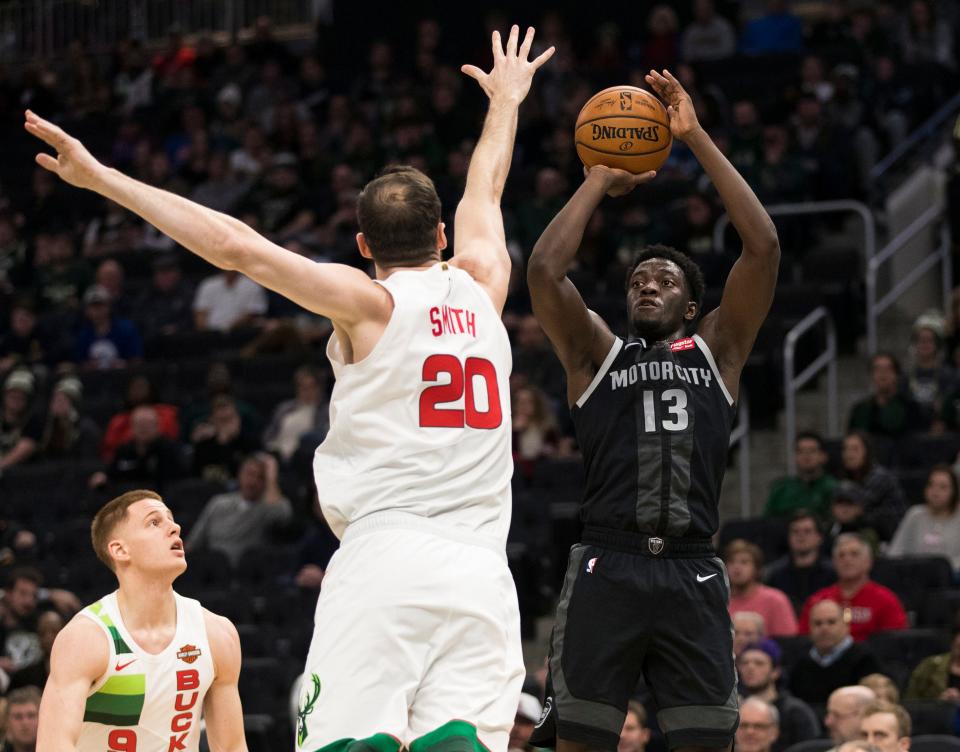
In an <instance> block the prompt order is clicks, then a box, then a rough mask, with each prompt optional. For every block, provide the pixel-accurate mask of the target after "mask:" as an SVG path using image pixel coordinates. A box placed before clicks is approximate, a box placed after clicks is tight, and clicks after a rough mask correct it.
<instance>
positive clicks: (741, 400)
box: [729, 388, 751, 517]
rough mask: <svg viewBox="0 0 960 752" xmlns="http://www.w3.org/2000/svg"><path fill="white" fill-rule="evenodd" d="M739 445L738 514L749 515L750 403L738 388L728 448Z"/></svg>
mask: <svg viewBox="0 0 960 752" xmlns="http://www.w3.org/2000/svg"><path fill="white" fill-rule="evenodd" d="M738 444H739V445H740V456H739V457H738V459H737V468H738V472H739V474H740V478H739V480H740V516H741V517H749V516H750V511H751V510H750V403H749V401H748V400H747V392H746V390H744V389H742V388H741V389H740V394H739V396H738V401H737V423H736V425H735V426H734V427H733V430H732V431H731V432H730V444H729V446H730V449H733V447H735V446H737V445H738Z"/></svg>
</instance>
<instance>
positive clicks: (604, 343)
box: [527, 165, 654, 404]
mask: <svg viewBox="0 0 960 752" xmlns="http://www.w3.org/2000/svg"><path fill="white" fill-rule="evenodd" d="M653 176H654V173H653V172H648V173H644V174H642V175H632V174H630V173H629V172H624V171H623V170H614V169H610V168H609V167H604V166H603V165H598V166H596V167H594V168H593V169H591V170H589V171H588V172H587V179H586V180H585V181H584V182H583V185H581V186H580V188H579V189H578V190H577V192H576V193H574V194H573V196H572V197H571V199H570V200H569V201H568V202H567V204H566V206H564V207H563V209H561V210H560V213H559V214H557V216H556V217H554V218H553V221H552V222H550V224H549V225H548V226H547V229H546V230H544V231H543V235H541V236H540V239H539V240H538V241H537V243H536V245H534V247H533V253H532V254H531V256H530V261H529V262H528V263H527V283H528V285H529V287H530V300H531V301H532V303H533V312H534V314H535V315H536V317H537V320H538V321H539V322H540V326H542V327H543V330H544V332H546V334H547V337H549V339H550V341H551V342H552V343H553V347H554V349H555V350H556V351H557V357H559V358H560V362H561V363H562V364H563V367H564V370H566V372H567V397H568V400H569V402H570V403H571V404H573V403H574V402H575V401H576V400H577V399H579V397H580V395H581V394H583V392H584V391H585V390H586V388H587V386H589V384H590V381H591V380H592V379H593V377H594V375H595V374H596V371H597V368H598V367H599V366H600V364H601V363H602V362H603V360H604V358H606V357H607V353H608V352H609V351H610V347H611V346H612V345H613V342H614V336H613V334H612V333H611V331H610V329H609V328H608V327H607V325H606V324H605V323H604V322H603V321H602V320H601V319H600V317H599V316H597V315H596V314H595V313H593V312H592V311H590V310H588V309H587V306H586V304H585V303H584V302H583V298H581V297H580V293H579V292H578V291H577V288H576V287H574V285H573V282H571V281H570V279H569V278H568V277H567V271H568V270H569V269H570V267H571V266H572V265H573V262H574V259H575V258H576V256H577V250H578V249H579V248H580V241H581V240H582V239H583V232H584V230H585V229H586V226H587V223H588V222H589V221H590V217H592V216H593V212H594V211H595V210H596V208H597V206H599V204H600V201H601V200H602V199H603V197H604V195H605V194H609V195H611V196H623V195H625V194H627V193H629V192H630V191H632V190H633V189H634V188H635V187H636V186H637V185H639V184H640V183H643V182H646V181H647V180H650V179H651V178H653Z"/></svg>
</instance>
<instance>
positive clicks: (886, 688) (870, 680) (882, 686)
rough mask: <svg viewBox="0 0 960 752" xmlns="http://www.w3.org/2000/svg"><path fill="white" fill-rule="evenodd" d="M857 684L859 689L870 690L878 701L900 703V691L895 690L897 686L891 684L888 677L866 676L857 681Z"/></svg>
mask: <svg viewBox="0 0 960 752" xmlns="http://www.w3.org/2000/svg"><path fill="white" fill-rule="evenodd" d="M859 684H860V686H861V687H869V688H870V689H872V690H873V693H874V694H875V695H876V696H877V699H878V700H886V701H887V702H892V703H899V702H900V690H899V689H897V685H896V684H894V683H893V679H891V678H890V677H889V676H885V675H884V674H867V675H866V676H865V677H863V678H862V679H861V680H860V681H859Z"/></svg>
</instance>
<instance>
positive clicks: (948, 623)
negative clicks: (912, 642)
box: [917, 588, 960, 629]
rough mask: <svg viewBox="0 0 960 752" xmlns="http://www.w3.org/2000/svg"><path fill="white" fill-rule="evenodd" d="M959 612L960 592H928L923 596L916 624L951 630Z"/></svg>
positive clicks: (952, 589) (955, 590) (948, 590)
mask: <svg viewBox="0 0 960 752" xmlns="http://www.w3.org/2000/svg"><path fill="white" fill-rule="evenodd" d="M958 612H960V590H958V589H956V588H950V589H947V590H929V591H927V592H926V593H924V594H923V602H922V603H921V606H920V614H919V618H918V620H917V624H918V625H919V626H921V627H944V628H947V629H952V628H953V626H954V625H955V624H956V623H957V614H958Z"/></svg>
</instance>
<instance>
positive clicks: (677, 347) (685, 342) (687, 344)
mask: <svg viewBox="0 0 960 752" xmlns="http://www.w3.org/2000/svg"><path fill="white" fill-rule="evenodd" d="M696 346H697V343H696V342H694V340H693V337H684V338H683V339H678V340H675V341H673V342H671V343H670V351H671V352H680V351H682V350H693V349H694V348H695V347H696Z"/></svg>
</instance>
